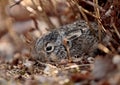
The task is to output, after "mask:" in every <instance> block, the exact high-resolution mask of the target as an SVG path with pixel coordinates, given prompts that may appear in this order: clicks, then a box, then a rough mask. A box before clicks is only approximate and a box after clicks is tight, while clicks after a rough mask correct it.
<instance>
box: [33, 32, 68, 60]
mask: <svg viewBox="0 0 120 85" xmlns="http://www.w3.org/2000/svg"><path fill="white" fill-rule="evenodd" d="M35 47H36V52H37V53H38V54H39V56H38V58H39V59H41V61H44V60H46V59H48V60H51V61H56V60H59V59H64V58H66V57H67V52H66V48H65V46H64V45H63V44H62V36H60V34H59V33H58V31H56V30H54V31H52V32H51V33H49V34H47V35H45V36H44V37H42V38H40V39H38V41H37V43H36V46H35Z"/></svg>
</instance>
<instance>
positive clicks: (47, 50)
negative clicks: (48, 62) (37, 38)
mask: <svg viewBox="0 0 120 85" xmlns="http://www.w3.org/2000/svg"><path fill="white" fill-rule="evenodd" d="M53 50H54V45H53V44H51V43H48V44H47V46H46V48H45V51H46V52H52V51H53Z"/></svg>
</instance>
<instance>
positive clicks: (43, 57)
mask: <svg viewBox="0 0 120 85" xmlns="http://www.w3.org/2000/svg"><path fill="white" fill-rule="evenodd" d="M39 59H40V60H41V61H46V60H48V57H47V54H46V53H45V52H44V51H40V52H39Z"/></svg>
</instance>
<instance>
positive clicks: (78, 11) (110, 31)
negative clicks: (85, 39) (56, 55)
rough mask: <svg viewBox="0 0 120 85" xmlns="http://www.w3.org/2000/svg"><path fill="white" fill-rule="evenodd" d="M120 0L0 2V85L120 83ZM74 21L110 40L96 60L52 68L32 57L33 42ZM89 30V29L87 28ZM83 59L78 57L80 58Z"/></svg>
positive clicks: (56, 65)
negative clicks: (94, 26)
mask: <svg viewBox="0 0 120 85" xmlns="http://www.w3.org/2000/svg"><path fill="white" fill-rule="evenodd" d="M119 9H120V0H93V1H92V0H0V85H13V84H14V85H74V84H80V85H119V84H120V66H119V64H120V10H119ZM78 18H81V19H84V20H86V22H87V24H88V26H89V27H90V28H91V26H90V24H89V21H93V22H97V23H98V27H99V34H98V35H99V40H101V32H104V33H105V34H107V35H108V36H110V38H111V41H109V42H108V43H107V45H104V43H101V42H100V44H99V46H98V47H99V49H100V53H99V55H98V56H96V58H95V59H93V58H89V62H88V61H85V60H84V59H83V60H82V61H81V62H80V63H72V62H69V63H66V62H64V63H63V64H61V65H59V64H56V63H55V64H54V65H53V64H50V63H48V62H46V63H43V62H40V61H37V60H34V59H33V56H36V54H35V53H34V44H35V40H36V39H37V38H38V37H42V35H44V33H46V32H48V31H52V30H53V29H54V28H56V27H59V26H61V25H64V24H67V23H72V22H73V21H75V20H77V19H78ZM91 30H92V28H91ZM80 60H81V59H80Z"/></svg>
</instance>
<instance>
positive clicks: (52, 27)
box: [39, 0, 55, 29]
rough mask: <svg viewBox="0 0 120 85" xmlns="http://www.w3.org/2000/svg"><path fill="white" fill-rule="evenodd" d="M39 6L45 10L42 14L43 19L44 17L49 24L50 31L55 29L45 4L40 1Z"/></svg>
mask: <svg viewBox="0 0 120 85" xmlns="http://www.w3.org/2000/svg"><path fill="white" fill-rule="evenodd" d="M39 4H40V6H41V7H42V9H43V10H42V12H43V17H44V19H45V21H46V22H47V24H48V25H49V27H50V29H54V28H55V26H54V25H53V24H52V22H51V21H50V19H49V18H48V16H47V13H46V12H45V7H44V5H43V2H42V1H41V0H39Z"/></svg>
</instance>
